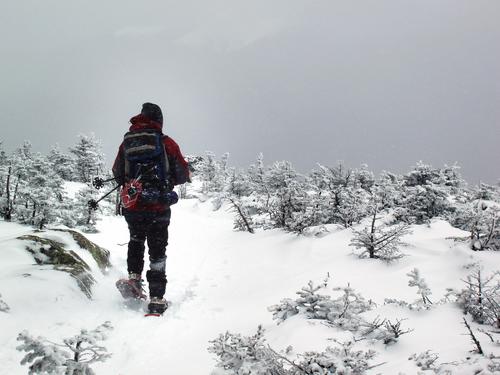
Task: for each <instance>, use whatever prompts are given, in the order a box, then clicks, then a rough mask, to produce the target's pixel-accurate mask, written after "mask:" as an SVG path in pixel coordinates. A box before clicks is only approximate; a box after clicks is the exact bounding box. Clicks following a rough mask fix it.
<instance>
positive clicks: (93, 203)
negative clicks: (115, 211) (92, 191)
mask: <svg viewBox="0 0 500 375" xmlns="http://www.w3.org/2000/svg"><path fill="white" fill-rule="evenodd" d="M120 186H121V185H116V186H115V187H114V188H113V190H110V191H109V192H107V193H106V194H104V195H103V196H102V197H101V198H99V199H98V200H95V199H91V200H89V201H88V202H87V205H88V206H89V209H91V210H97V207H98V206H99V202H100V201H102V200H103V199H104V198H106V197H107V196H108V195H110V194H111V193H112V192H114V191H115V190H116V189H118V188H119V187H120Z"/></svg>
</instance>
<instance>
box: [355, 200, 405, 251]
mask: <svg viewBox="0 0 500 375" xmlns="http://www.w3.org/2000/svg"><path fill="white" fill-rule="evenodd" d="M380 202H381V200H380V198H379V196H377V195H376V193H374V194H373V195H372V197H371V200H370V204H369V205H368V207H369V208H368V212H370V224H369V226H366V227H364V228H362V229H361V230H355V231H353V233H354V234H353V237H352V239H351V243H350V246H354V247H355V248H356V249H360V250H361V252H360V253H358V256H359V257H360V258H365V257H369V258H375V259H382V260H385V261H392V260H396V259H399V258H401V257H402V256H403V254H402V253H401V250H400V248H401V247H403V246H405V245H406V244H405V243H404V242H403V240H402V238H403V237H404V236H405V235H407V234H409V233H411V232H410V229H409V226H408V224H399V225H394V226H392V227H387V226H385V225H377V220H379V219H380V216H379V211H380V209H381V208H382V205H381V203H380Z"/></svg>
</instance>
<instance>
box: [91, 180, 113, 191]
mask: <svg viewBox="0 0 500 375" xmlns="http://www.w3.org/2000/svg"><path fill="white" fill-rule="evenodd" d="M115 179H116V178H115V177H111V178H108V179H107V180H103V179H102V178H101V177H96V178H94V180H93V181H92V186H93V187H95V188H96V189H97V190H99V189H100V188H102V187H103V186H104V183H106V182H110V181H113V180H115Z"/></svg>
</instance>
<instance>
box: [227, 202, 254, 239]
mask: <svg viewBox="0 0 500 375" xmlns="http://www.w3.org/2000/svg"><path fill="white" fill-rule="evenodd" d="M228 200H229V202H231V205H232V211H233V213H234V215H235V218H234V229H236V230H239V231H246V232H249V233H254V229H253V227H254V224H253V219H252V216H251V214H250V210H249V209H248V208H247V207H246V206H245V205H244V203H243V201H242V200H241V199H237V198H236V197H235V198H232V197H229V198H228Z"/></svg>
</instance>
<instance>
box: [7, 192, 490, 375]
mask: <svg viewBox="0 0 500 375" xmlns="http://www.w3.org/2000/svg"><path fill="white" fill-rule="evenodd" d="M172 216H173V220H172V224H171V226H170V240H169V246H168V250H167V255H168V259H167V277H168V280H169V283H168V285H167V295H166V297H167V299H168V300H169V301H171V307H170V309H169V310H168V311H167V312H166V313H165V315H164V316H163V317H161V318H157V319H156V318H144V317H143V315H142V313H140V312H137V311H133V310H130V309H127V308H125V307H124V306H123V304H122V301H121V297H120V295H119V294H118V292H117V291H116V289H115V286H114V283H115V281H116V280H117V279H118V278H120V277H123V276H124V275H125V273H126V252H127V247H126V245H124V244H126V242H127V241H128V230H127V226H126V223H125V221H124V219H123V218H120V217H106V218H104V219H103V220H102V221H101V222H100V223H99V225H98V228H99V233H97V234H93V235H88V237H89V239H91V240H92V241H94V242H96V243H97V244H99V245H101V246H103V247H105V248H106V249H108V250H109V251H110V252H111V263H112V264H113V266H114V267H113V268H112V269H110V270H109V273H108V274H107V275H103V274H102V273H100V272H99V270H98V268H97V265H96V264H94V263H92V260H89V259H88V257H87V258H85V260H86V261H87V260H88V261H89V263H90V264H91V266H92V268H93V271H94V272H93V273H94V276H95V278H96V279H97V284H96V286H95V287H94V298H93V299H92V300H91V301H90V300H88V299H87V298H86V297H85V296H84V294H83V293H81V292H80V291H79V289H78V287H77V285H76V283H75V281H74V280H73V279H71V278H70V277H69V276H68V275H67V274H66V273H63V272H58V271H53V270H51V268H50V267H49V266H37V265H36V264H34V261H33V258H32V256H31V255H30V254H28V253H27V252H26V251H24V249H23V245H22V243H21V242H20V241H19V240H15V239H14V238H15V237H17V236H19V235H22V234H26V233H27V232H29V231H30V229H29V228H27V227H24V226H21V225H17V224H12V223H6V222H3V221H2V222H0V249H1V250H0V251H1V254H2V255H1V262H0V294H1V295H2V299H3V300H4V301H5V302H6V303H8V304H9V306H10V312H9V313H3V312H0V374H1V375H4V374H5V375H15V374H26V373H27V371H28V370H27V366H21V365H20V364H19V361H20V360H21V358H22V354H21V353H20V352H18V351H16V349H15V348H16V346H17V345H18V342H17V341H16V337H17V334H18V333H19V332H20V331H22V330H25V329H26V330H28V331H29V332H30V333H31V334H33V335H42V336H45V337H47V338H49V339H50V340H52V341H59V340H61V339H62V338H63V337H67V336H71V335H73V334H76V333H78V332H79V330H80V329H81V328H89V329H92V328H95V327H96V326H98V325H99V324H101V323H103V322H104V321H107V320H109V321H111V322H112V325H113V326H114V330H113V331H112V332H111V334H110V336H109V338H108V340H106V341H105V342H104V345H105V346H106V347H107V348H108V350H109V351H110V352H112V353H113V356H112V357H111V359H109V360H108V361H106V362H104V363H99V364H96V365H94V366H93V368H94V369H95V370H96V372H97V374H116V375H136V374H173V375H183V374H186V375H197V374H210V372H211V371H212V370H213V369H214V366H215V360H214V355H213V354H211V353H209V352H208V351H207V347H208V346H209V340H212V339H214V338H216V337H217V336H218V335H219V334H220V333H223V332H225V331H226V330H229V331H231V332H235V333H236V332H237V333H241V334H244V335H251V334H254V333H255V331H256V328H257V326H258V325H259V324H262V325H263V326H264V328H265V329H266V338H267V342H268V343H269V344H270V346H271V347H273V348H274V349H275V350H278V351H279V350H284V349H285V348H286V347H288V346H289V345H292V346H293V348H294V352H296V353H297V354H298V353H302V352H304V351H308V350H318V351H322V350H324V349H325V347H326V346H328V345H332V343H331V341H330V340H329V339H331V338H337V339H343V338H346V337H348V334H346V332H343V331H339V330H337V329H335V328H331V327H327V326H325V325H322V324H311V322H310V321H307V320H305V319H304V318H303V317H301V316H295V317H293V318H291V319H289V320H287V321H285V322H284V323H282V324H280V325H276V323H275V322H274V321H273V320H272V314H271V313H270V312H269V311H268V310H267V307H268V306H270V305H273V304H276V303H279V301H280V300H281V299H283V298H287V297H288V298H295V296H296V295H295V292H296V291H297V290H299V289H300V288H301V287H302V286H305V285H306V284H307V282H308V281H309V280H313V281H315V282H321V281H322V280H323V279H324V278H325V276H326V275H327V273H329V274H330V275H331V282H330V284H331V286H332V287H333V286H345V285H347V283H350V285H351V286H352V287H353V288H355V289H356V290H357V291H358V292H360V293H361V294H362V295H363V296H364V297H365V298H366V299H372V300H373V301H374V302H376V303H377V304H378V306H379V307H378V308H376V309H374V310H372V311H370V312H369V313H367V314H368V316H373V317H375V316H377V315H379V316H380V317H383V318H393V319H394V318H406V319H407V320H405V321H404V323H403V326H404V327H406V328H411V329H413V332H411V333H409V334H406V335H404V336H402V337H401V338H400V340H399V342H398V343H396V344H395V345H392V346H387V347H386V346H384V345H383V344H382V343H378V344H375V345H373V346H372V348H373V349H374V350H376V351H377V352H378V355H377V357H376V358H375V360H374V364H376V363H382V362H386V363H385V364H383V365H381V366H378V367H375V368H374V369H372V370H370V371H369V372H368V373H371V374H399V373H406V374H416V373H417V371H418V368H417V367H416V366H415V365H414V362H413V361H409V360H408V357H409V356H410V355H411V354H413V353H420V352H423V351H425V350H427V349H431V350H432V351H434V352H437V353H439V354H440V361H442V362H447V361H452V360H460V359H464V358H465V357H466V356H467V355H468V352H469V350H471V349H473V348H472V345H471V343H470V338H469V337H468V336H467V335H465V333H466V331H465V328H464V326H463V324H462V316H463V315H462V312H461V310H460V309H459V308H458V307H456V306H455V305H453V304H445V305H441V306H437V307H435V308H434V309H432V310H429V311H420V312H416V311H409V310H405V309H403V308H401V307H396V306H392V305H383V301H384V298H387V297H390V298H397V299H404V300H406V301H414V300H415V299H417V298H418V296H417V294H416V289H415V288H410V287H408V285H407V284H408V276H407V275H406V274H407V273H408V272H409V271H410V270H412V269H413V268H415V267H416V268H418V269H419V270H420V273H421V275H422V276H423V277H424V278H425V280H426V281H427V283H428V285H429V286H430V288H431V289H432V292H433V294H432V295H431V299H432V300H433V301H437V300H439V299H441V298H442V297H443V296H444V294H445V293H446V288H450V287H453V288H462V287H463V282H462V281H461V279H463V278H464V277H465V276H466V275H467V274H468V272H469V271H468V270H467V268H466V267H464V266H466V265H469V264H472V263H474V262H477V261H479V262H481V263H482V264H483V266H484V267H485V270H486V272H489V271H492V270H494V269H498V264H499V262H498V256H499V255H498V254H496V253H491V252H472V251H471V250H469V249H467V248H466V247H464V246H463V245H457V244H455V243H453V241H451V240H449V239H446V238H447V237H450V236H457V235H463V234H464V233H463V232H461V231H459V230H457V229H455V228H452V227H451V226H450V225H449V224H448V223H446V222H444V221H434V222H433V223H432V224H431V225H430V226H425V225H422V226H414V227H412V229H413V234H411V235H409V236H407V237H406V238H405V240H406V242H408V243H409V244H410V246H409V247H408V248H405V249H404V250H403V252H404V253H406V254H407V255H408V256H406V257H404V258H403V259H401V260H399V261H396V262H394V263H392V264H386V263H383V262H380V261H371V260H361V259H358V258H357V257H356V256H354V255H353V254H352V251H353V248H352V247H349V246H348V244H349V241H350V238H351V235H352V232H351V231H350V230H342V229H339V228H337V227H334V226H332V227H330V228H329V229H330V232H329V233H328V234H327V235H325V236H322V237H301V236H296V235H293V234H288V233H284V232H282V231H279V230H270V231H259V232H257V233H256V234H254V235H252V234H249V233H243V232H234V231H233V230H232V226H233V218H232V214H231V213H229V212H227V211H226V210H224V209H221V210H218V211H213V209H212V205H211V203H210V202H206V203H200V202H199V201H198V200H195V199H189V200H183V201H181V202H179V204H178V205H176V206H175V207H173V215H172ZM60 240H62V241H63V242H66V243H69V242H71V239H70V238H68V237H64V234H61V238H60ZM81 255H83V254H81ZM330 289H331V288H330ZM474 327H476V326H475V325H474ZM482 343H483V346H485V351H487V352H493V351H494V350H495V348H493V347H490V346H488V342H487V340H483V342H482ZM359 345H360V348H363V346H365V347H366V346H367V345H369V344H368V343H363V342H361V343H359ZM497 354H498V353H497Z"/></svg>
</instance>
